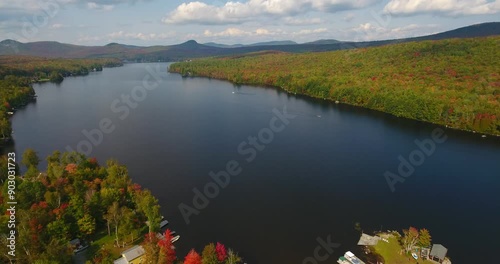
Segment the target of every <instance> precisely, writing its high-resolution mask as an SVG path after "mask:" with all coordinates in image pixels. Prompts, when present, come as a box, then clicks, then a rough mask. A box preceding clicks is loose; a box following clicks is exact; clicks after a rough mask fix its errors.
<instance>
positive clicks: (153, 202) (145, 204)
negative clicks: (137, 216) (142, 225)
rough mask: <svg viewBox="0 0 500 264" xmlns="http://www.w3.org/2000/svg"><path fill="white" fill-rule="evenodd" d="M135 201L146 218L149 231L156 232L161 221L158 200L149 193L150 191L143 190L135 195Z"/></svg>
mask: <svg viewBox="0 0 500 264" xmlns="http://www.w3.org/2000/svg"><path fill="white" fill-rule="evenodd" d="M136 203H137V206H138V209H139V210H141V211H142V212H143V213H144V214H145V215H146V217H147V218H148V226H149V233H155V232H158V230H159V229H160V221H161V215H160V206H159V205H158V200H157V199H156V198H155V197H154V196H153V195H152V194H151V192H150V191H148V190H144V191H142V192H141V193H139V194H137V195H136Z"/></svg>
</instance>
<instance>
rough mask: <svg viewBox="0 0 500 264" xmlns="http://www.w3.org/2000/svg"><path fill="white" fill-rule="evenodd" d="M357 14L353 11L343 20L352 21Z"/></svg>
mask: <svg viewBox="0 0 500 264" xmlns="http://www.w3.org/2000/svg"><path fill="white" fill-rule="evenodd" d="M355 17H356V16H355V15H354V14H353V13H349V14H347V15H345V16H344V18H343V20H344V21H346V22H351V21H352V20H353V19H354V18H355Z"/></svg>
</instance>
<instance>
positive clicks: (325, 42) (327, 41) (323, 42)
mask: <svg viewBox="0 0 500 264" xmlns="http://www.w3.org/2000/svg"><path fill="white" fill-rule="evenodd" d="M340 42H341V41H338V40H336V39H320V40H316V41H313V42H306V43H304V44H315V45H328V44H337V43H340Z"/></svg>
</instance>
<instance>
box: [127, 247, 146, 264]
mask: <svg viewBox="0 0 500 264" xmlns="http://www.w3.org/2000/svg"><path fill="white" fill-rule="evenodd" d="M144 253H145V251H144V248H143V247H142V246H134V247H132V248H130V249H129V250H126V251H123V253H122V256H123V258H124V259H125V260H126V261H128V262H130V261H132V260H134V259H136V258H138V257H140V256H142V255H144Z"/></svg>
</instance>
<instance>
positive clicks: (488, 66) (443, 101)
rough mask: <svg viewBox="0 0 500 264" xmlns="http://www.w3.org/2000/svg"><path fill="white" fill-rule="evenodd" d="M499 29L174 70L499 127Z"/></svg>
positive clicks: (470, 126)
mask: <svg viewBox="0 0 500 264" xmlns="http://www.w3.org/2000/svg"><path fill="white" fill-rule="evenodd" d="M499 46H500V37H499V36H495V37H486V38H470V39H448V40H439V41H421V42H409V43H401V44H393V45H386V46H381V47H371V48H360V49H352V50H342V51H333V52H318V53H305V54H291V53H269V54H248V55H247V56H234V57H225V58H208V59H199V60H193V61H191V62H180V63H175V64H172V65H171V66H170V71H171V72H177V73H181V74H183V75H185V76H205V77H210V78H217V79H225V80H229V81H231V82H234V83H239V84H252V85H269V86H275V87H278V88H281V89H284V90H286V91H288V92H291V93H298V94H305V95H308V96H311V97H316V98H321V99H329V100H332V101H339V102H342V103H345V104H350V105H356V106H361V107H365V108H369V109H374V110H378V111H382V112H385V113H389V114H392V115H395V116H398V117H404V118H409V119H415V120H421V121H425V122H430V123H435V124H440V125H447V126H449V127H454V128H459V129H467V130H474V131H480V132H484V133H491V134H500V118H498V117H500V93H499V90H498V87H500V72H499V71H498V69H500V49H499V48H498V47H499Z"/></svg>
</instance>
